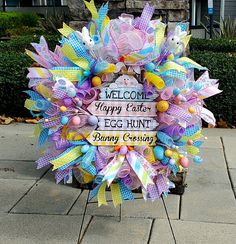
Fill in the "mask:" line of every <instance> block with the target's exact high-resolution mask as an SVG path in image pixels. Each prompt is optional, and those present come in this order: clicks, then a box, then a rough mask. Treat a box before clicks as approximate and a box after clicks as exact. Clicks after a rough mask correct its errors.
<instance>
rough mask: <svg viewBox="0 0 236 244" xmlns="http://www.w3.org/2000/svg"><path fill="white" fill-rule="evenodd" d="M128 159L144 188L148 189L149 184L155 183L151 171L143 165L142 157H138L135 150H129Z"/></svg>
mask: <svg viewBox="0 0 236 244" xmlns="http://www.w3.org/2000/svg"><path fill="white" fill-rule="evenodd" d="M126 159H127V161H128V163H129V164H130V166H131V167H132V169H133V170H134V172H135V174H136V175H137V177H138V178H139V180H140V181H141V183H142V185H143V187H144V189H147V187H148V185H149V184H154V183H153V180H152V179H151V177H150V173H149V172H148V171H147V169H145V168H144V167H143V165H142V164H141V161H140V158H138V157H137V155H136V154H135V152H134V151H129V153H127V154H126Z"/></svg>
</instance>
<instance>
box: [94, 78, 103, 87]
mask: <svg viewBox="0 0 236 244" xmlns="http://www.w3.org/2000/svg"><path fill="white" fill-rule="evenodd" d="M101 84H102V80H101V78H100V77H98V76H94V77H93V78H92V85H93V86H100V85H101Z"/></svg>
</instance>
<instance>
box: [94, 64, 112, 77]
mask: <svg viewBox="0 0 236 244" xmlns="http://www.w3.org/2000/svg"><path fill="white" fill-rule="evenodd" d="M115 71H116V66H115V65H114V64H109V65H108V67H107V68H106V69H104V70H103V71H102V72H101V73H99V74H98V75H102V74H107V73H114V72H115Z"/></svg>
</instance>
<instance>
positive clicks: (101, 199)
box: [98, 182, 107, 207]
mask: <svg viewBox="0 0 236 244" xmlns="http://www.w3.org/2000/svg"><path fill="white" fill-rule="evenodd" d="M105 191H106V182H103V183H102V185H101V186H100V188H99V190H98V207H100V206H101V205H103V204H104V205H107V200H106V192H105Z"/></svg>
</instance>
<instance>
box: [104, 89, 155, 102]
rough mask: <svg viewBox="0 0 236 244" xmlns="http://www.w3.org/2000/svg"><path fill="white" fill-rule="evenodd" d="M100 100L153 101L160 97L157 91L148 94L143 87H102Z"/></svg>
mask: <svg viewBox="0 0 236 244" xmlns="http://www.w3.org/2000/svg"><path fill="white" fill-rule="evenodd" d="M99 96H100V100H119V101H122V100H123V101H139V102H140V101H153V100H154V99H156V98H157V97H158V94H157V93H154V94H153V95H151V96H147V95H146V94H145V92H144V90H143V88H133V87H128V88H124V87H123V88H113V89H111V88H102V89H101V93H100V95H99Z"/></svg>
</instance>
